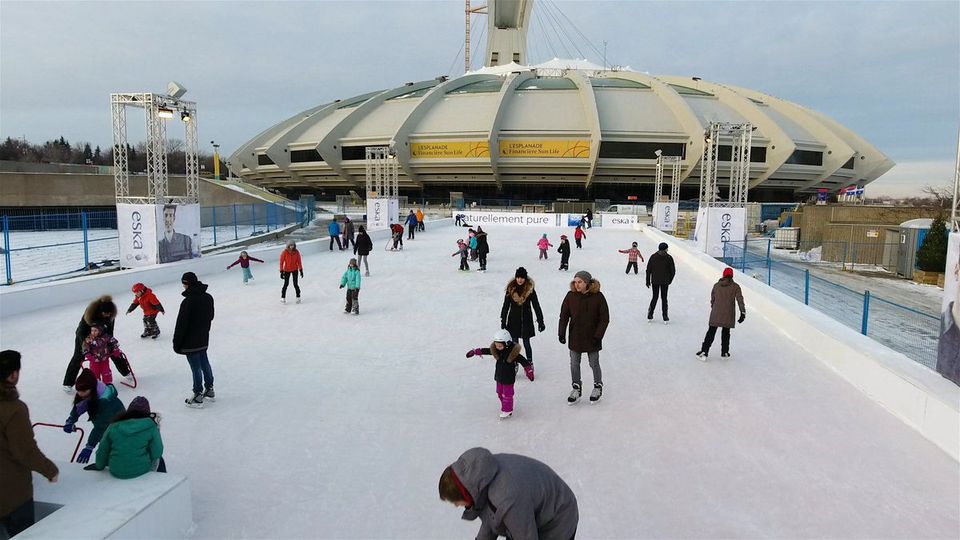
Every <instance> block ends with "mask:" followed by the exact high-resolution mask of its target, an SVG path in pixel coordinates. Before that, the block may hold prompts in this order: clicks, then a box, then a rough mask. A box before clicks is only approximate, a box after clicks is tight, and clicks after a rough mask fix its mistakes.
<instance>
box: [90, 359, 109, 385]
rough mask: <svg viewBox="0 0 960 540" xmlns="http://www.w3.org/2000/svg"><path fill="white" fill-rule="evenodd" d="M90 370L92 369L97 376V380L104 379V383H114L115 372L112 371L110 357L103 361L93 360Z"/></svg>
mask: <svg viewBox="0 0 960 540" xmlns="http://www.w3.org/2000/svg"><path fill="white" fill-rule="evenodd" d="M90 371H92V372H93V376H94V377H96V378H97V380H99V381H102V382H103V384H112V383H113V372H112V371H110V359H109V358H106V359H104V360H103V361H99V360H91V361H90Z"/></svg>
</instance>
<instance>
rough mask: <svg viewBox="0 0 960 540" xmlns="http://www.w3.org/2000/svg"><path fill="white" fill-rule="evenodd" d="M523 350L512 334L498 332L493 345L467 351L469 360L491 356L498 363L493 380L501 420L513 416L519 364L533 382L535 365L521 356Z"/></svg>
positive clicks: (502, 331)
mask: <svg viewBox="0 0 960 540" xmlns="http://www.w3.org/2000/svg"><path fill="white" fill-rule="evenodd" d="M521 350H522V347H521V346H520V345H519V344H516V343H514V342H513V339H512V338H511V337H510V332H507V331H506V330H498V331H497V333H496V334H494V335H493V343H491V344H490V346H489V347H484V348H478V349H471V350H469V351H467V358H473V357H474V356H477V355H480V356H483V355H485V354H489V355H491V356H493V359H494V360H496V361H497V367H496V372H495V373H494V376H493V380H495V381H497V397H498V398H500V419H501V420H504V419H506V418H510V417H511V416H513V384H514V383H515V382H516V380H517V364H520V365H521V366H523V370H524V372H526V374H527V378H528V379H530V380H531V381H533V363H532V362H530V361H529V360H527V359H526V358H525V357H524V356H523V355H522V354H520V351H521Z"/></svg>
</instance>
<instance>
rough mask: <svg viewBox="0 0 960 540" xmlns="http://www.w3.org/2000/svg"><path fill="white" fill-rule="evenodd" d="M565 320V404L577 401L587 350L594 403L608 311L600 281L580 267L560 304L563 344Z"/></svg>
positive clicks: (600, 378) (600, 383)
mask: <svg viewBox="0 0 960 540" xmlns="http://www.w3.org/2000/svg"><path fill="white" fill-rule="evenodd" d="M567 323H569V325H570V337H569V341H570V343H569V345H568V348H569V349H570V378H571V379H572V380H573V391H572V392H570V396H569V397H568V398H567V403H569V404H571V405H573V404H574V403H576V402H578V401H580V395H581V393H582V386H583V384H582V381H581V380H580V361H581V359H582V358H583V353H587V360H588V361H589V362H590V369H591V370H593V392H591V393H590V401H591V402H596V401H598V400H599V399H600V397H601V396H602V395H603V374H602V372H601V370H600V349H602V348H603V335H604V333H606V331H607V326H608V325H609V324H610V310H609V309H608V308H607V299H606V298H605V297H604V296H603V293H602V292H600V282H599V281H597V280H595V279H593V276H591V275H590V272H587V271H586V270H580V271H579V272H577V273H576V274H575V275H574V277H573V281H571V282H570V291H569V292H567V296H565V297H564V298H563V304H561V305H560V343H567V339H568V338H567Z"/></svg>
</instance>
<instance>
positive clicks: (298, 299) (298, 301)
mask: <svg viewBox="0 0 960 540" xmlns="http://www.w3.org/2000/svg"><path fill="white" fill-rule="evenodd" d="M297 303H298V304H299V303H300V297H299V296H298V297H297Z"/></svg>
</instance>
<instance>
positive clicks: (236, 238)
mask: <svg viewBox="0 0 960 540" xmlns="http://www.w3.org/2000/svg"><path fill="white" fill-rule="evenodd" d="M233 239H234V240H239V239H240V233H239V232H238V231H237V205H236V203H234V205H233Z"/></svg>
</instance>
